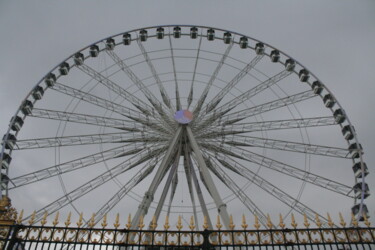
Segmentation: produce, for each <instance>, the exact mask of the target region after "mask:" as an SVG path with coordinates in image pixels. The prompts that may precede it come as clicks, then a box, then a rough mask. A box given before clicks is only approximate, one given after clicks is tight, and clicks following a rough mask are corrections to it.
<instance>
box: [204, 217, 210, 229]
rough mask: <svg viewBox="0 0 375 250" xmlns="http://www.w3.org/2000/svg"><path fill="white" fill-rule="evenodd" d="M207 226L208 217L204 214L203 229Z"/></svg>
mask: <svg viewBox="0 0 375 250" xmlns="http://www.w3.org/2000/svg"><path fill="white" fill-rule="evenodd" d="M208 228H209V225H208V219H207V216H204V218H203V229H208Z"/></svg>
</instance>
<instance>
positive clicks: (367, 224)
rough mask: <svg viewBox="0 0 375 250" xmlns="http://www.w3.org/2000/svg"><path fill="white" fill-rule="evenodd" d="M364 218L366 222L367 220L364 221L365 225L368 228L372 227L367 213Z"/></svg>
mask: <svg viewBox="0 0 375 250" xmlns="http://www.w3.org/2000/svg"><path fill="white" fill-rule="evenodd" d="M363 218H364V220H365V221H364V223H365V225H366V226H367V227H370V226H371V222H370V221H369V220H368V218H367V215H366V213H365V214H364V215H363Z"/></svg>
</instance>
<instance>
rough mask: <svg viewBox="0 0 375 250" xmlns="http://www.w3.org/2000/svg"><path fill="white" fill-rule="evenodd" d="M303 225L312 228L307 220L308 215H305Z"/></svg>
mask: <svg viewBox="0 0 375 250" xmlns="http://www.w3.org/2000/svg"><path fill="white" fill-rule="evenodd" d="M303 225H305V227H306V228H309V227H310V223H309V220H308V219H307V215H306V214H305V213H304V214H303Z"/></svg>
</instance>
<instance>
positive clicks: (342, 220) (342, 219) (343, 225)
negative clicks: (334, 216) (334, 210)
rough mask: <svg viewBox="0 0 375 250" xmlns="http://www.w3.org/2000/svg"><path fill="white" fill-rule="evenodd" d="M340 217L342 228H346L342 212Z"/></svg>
mask: <svg viewBox="0 0 375 250" xmlns="http://www.w3.org/2000/svg"><path fill="white" fill-rule="evenodd" d="M339 217H340V225H341V226H342V227H345V226H346V222H345V220H344V217H343V216H342V213H341V212H340V213H339Z"/></svg>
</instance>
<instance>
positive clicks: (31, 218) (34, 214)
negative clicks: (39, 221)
mask: <svg viewBox="0 0 375 250" xmlns="http://www.w3.org/2000/svg"><path fill="white" fill-rule="evenodd" d="M35 216H36V211H34V212H33V213H32V214H31V217H30V220H29V225H30V226H31V225H33V224H34V222H35Z"/></svg>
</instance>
